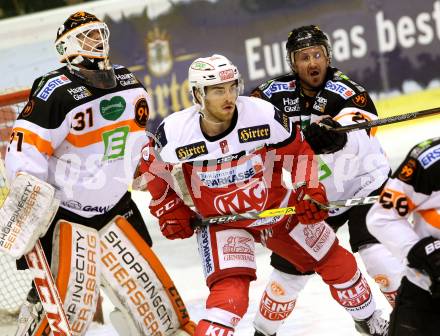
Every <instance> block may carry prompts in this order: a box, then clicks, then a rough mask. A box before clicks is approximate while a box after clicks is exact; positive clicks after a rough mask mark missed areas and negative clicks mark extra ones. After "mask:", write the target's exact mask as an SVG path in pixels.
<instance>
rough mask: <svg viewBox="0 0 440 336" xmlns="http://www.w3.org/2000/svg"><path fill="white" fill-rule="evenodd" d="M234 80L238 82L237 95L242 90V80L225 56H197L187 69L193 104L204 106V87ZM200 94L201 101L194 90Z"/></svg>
mask: <svg viewBox="0 0 440 336" xmlns="http://www.w3.org/2000/svg"><path fill="white" fill-rule="evenodd" d="M233 80H236V81H237V82H238V95H240V94H241V93H242V92H243V81H242V79H241V76H240V72H239V71H238V69H237V67H236V66H235V65H234V64H232V62H231V61H230V60H228V59H227V58H226V57H225V56H222V55H216V54H214V55H212V56H210V57H201V58H197V59H196V60H195V61H194V62H192V63H191V65H190V67H189V70H188V81H189V87H190V90H191V95H192V97H193V103H194V104H200V105H202V109H203V107H204V99H205V87H206V86H210V85H215V84H221V83H226V82H230V81H233ZM196 91H199V92H200V94H201V95H202V99H203V101H202V102H198V101H197V98H196V95H195V92H196Z"/></svg>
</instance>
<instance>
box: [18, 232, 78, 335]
mask: <svg viewBox="0 0 440 336" xmlns="http://www.w3.org/2000/svg"><path fill="white" fill-rule="evenodd" d="M25 257H26V262H27V264H28V266H29V269H30V270H31V272H32V275H33V276H34V284H35V288H36V289H37V292H38V296H39V297H40V301H41V304H42V305H43V309H44V311H45V313H46V318H47V321H48V323H49V326H50V329H51V330H52V333H53V334H54V335H55V336H71V335H73V334H72V332H71V331H70V327H69V321H68V320H67V316H66V313H65V312H64V308H63V303H62V302H61V299H60V296H59V294H58V290H57V288H56V286H55V281H54V279H53V277H52V272H51V271H50V268H49V264H48V263H47V259H46V256H45V254H44V251H43V247H42V246H41V243H40V241H39V240H38V241H37V243H36V244H35V246H34V248H33V249H32V250H31V251H30V252H29V253H28V254H26V256H25Z"/></svg>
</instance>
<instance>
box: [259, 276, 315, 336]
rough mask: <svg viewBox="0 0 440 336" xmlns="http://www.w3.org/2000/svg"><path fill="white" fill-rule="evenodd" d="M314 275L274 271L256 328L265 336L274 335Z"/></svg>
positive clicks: (260, 308) (266, 290)
mask: <svg viewBox="0 0 440 336" xmlns="http://www.w3.org/2000/svg"><path fill="white" fill-rule="evenodd" d="M311 277H312V275H292V274H287V273H283V272H280V271H278V270H276V269H274V270H273V272H272V274H271V276H270V279H269V282H268V284H267V286H266V289H265V290H264V292H263V296H262V297H261V300H260V306H259V309H258V311H257V313H256V315H255V318H254V327H255V329H257V330H258V331H260V332H261V333H263V334H265V335H274V334H275V333H277V331H278V329H279V328H280V327H281V325H282V324H283V323H284V321H285V320H286V318H287V317H288V316H289V315H290V313H291V312H292V311H293V309H294V307H295V304H296V299H297V297H298V294H299V292H300V291H301V290H302V289H303V288H304V286H305V285H306V283H307V281H308V280H309V279H310V278H311Z"/></svg>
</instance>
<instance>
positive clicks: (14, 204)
mask: <svg viewBox="0 0 440 336" xmlns="http://www.w3.org/2000/svg"><path fill="white" fill-rule="evenodd" d="M54 195H55V189H54V187H53V186H51V185H50V184H48V183H46V182H44V181H42V180H40V179H39V178H37V177H35V176H32V175H30V174H27V173H23V172H20V173H18V174H17V176H16V178H15V179H14V181H13V182H12V185H11V188H10V190H9V194H8V196H7V197H6V200H5V201H4V203H3V206H2V207H1V209H0V232H1V235H0V252H4V253H7V254H9V255H10V256H12V257H14V258H16V259H18V258H21V257H22V256H23V255H25V254H26V253H28V252H29V251H30V250H31V249H32V248H33V247H34V245H35V243H36V242H37V240H38V238H40V237H41V236H44V235H45V234H46V232H47V229H48V228H49V225H50V224H51V222H52V219H53V217H54V215H55V213H56V212H57V210H58V205H59V201H58V200H57V199H55V198H54Z"/></svg>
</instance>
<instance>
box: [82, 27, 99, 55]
mask: <svg viewBox="0 0 440 336" xmlns="http://www.w3.org/2000/svg"><path fill="white" fill-rule="evenodd" d="M77 39H78V43H79V45H80V46H81V48H82V49H83V50H86V51H95V52H102V51H103V49H104V32H103V31H102V30H99V29H93V30H89V31H86V32H84V33H81V34H80V35H79V36H77Z"/></svg>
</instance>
